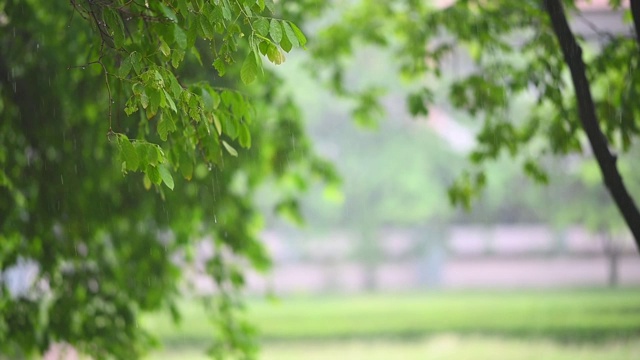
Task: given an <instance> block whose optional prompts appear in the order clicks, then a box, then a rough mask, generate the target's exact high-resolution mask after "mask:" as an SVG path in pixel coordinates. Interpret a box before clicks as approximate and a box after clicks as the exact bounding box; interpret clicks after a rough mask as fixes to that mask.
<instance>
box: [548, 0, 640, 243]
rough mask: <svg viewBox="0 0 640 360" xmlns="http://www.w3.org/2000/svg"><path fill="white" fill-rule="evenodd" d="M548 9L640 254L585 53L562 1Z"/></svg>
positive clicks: (637, 225)
mask: <svg viewBox="0 0 640 360" xmlns="http://www.w3.org/2000/svg"><path fill="white" fill-rule="evenodd" d="M632 3H633V1H632ZM544 7H545V9H546V11H547V13H548V14H549V17H550V19H551V25H552V27H553V31H554V33H555V34H556V38H557V39H558V42H559V44H560V48H561V49H562V54H563V56H564V60H565V62H566V63H567V65H568V66H569V70H570V71H571V80H572V82H573V87H574V89H575V92H576V98H577V101H578V113H579V115H580V122H581V123H582V128H583V129H584V131H585V132H586V134H587V137H588V138H589V143H590V144H591V148H592V149H593V153H594V155H595V157H596V160H597V161H598V165H599V167H600V171H601V172H602V177H603V178H604V183H605V185H606V186H607V188H608V190H609V193H610V194H611V196H612V197H613V200H614V201H615V203H616V205H617V207H618V209H619V210H620V212H621V213H622V216H623V217H624V220H625V222H626V223H627V226H628V227H629V229H630V230H631V233H632V234H633V237H634V239H635V241H636V246H637V248H638V250H639V251H640V212H639V211H638V207H637V206H636V204H635V203H634V201H633V199H632V198H631V196H630V195H629V193H628V191H627V188H626V187H625V185H624V183H623V181H622V177H621V176H620V172H619V171H618V167H617V165H616V156H615V155H613V154H612V153H611V151H610V150H609V144H608V142H607V138H606V137H605V136H604V134H603V133H602V129H600V124H599V122H598V118H597V116H596V111H595V105H594V103H593V98H592V96H591V90H590V87H589V80H588V79H587V76H586V69H585V64H584V62H583V60H582V49H581V48H580V45H578V43H577V41H576V38H575V36H574V35H573V32H571V28H569V23H568V22H567V17H566V16H565V13H564V8H563V7H562V4H561V3H560V0H544Z"/></svg>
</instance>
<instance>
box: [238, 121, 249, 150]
mask: <svg viewBox="0 0 640 360" xmlns="http://www.w3.org/2000/svg"><path fill="white" fill-rule="evenodd" d="M238 130H239V131H238V142H240V146H242V147H243V148H245V149H248V148H250V147H251V132H250V131H249V127H248V126H247V124H245V123H241V124H240V127H239V129H238Z"/></svg>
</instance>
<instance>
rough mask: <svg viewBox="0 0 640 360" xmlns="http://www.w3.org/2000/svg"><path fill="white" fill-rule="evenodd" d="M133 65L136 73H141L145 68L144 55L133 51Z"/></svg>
mask: <svg viewBox="0 0 640 360" xmlns="http://www.w3.org/2000/svg"><path fill="white" fill-rule="evenodd" d="M130 56H131V65H133V70H134V71H135V72H136V74H138V75H140V74H141V73H142V70H144V64H142V55H140V53H139V52H137V51H134V52H132V53H131V55H130Z"/></svg>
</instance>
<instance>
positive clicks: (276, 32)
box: [269, 19, 282, 44]
mask: <svg viewBox="0 0 640 360" xmlns="http://www.w3.org/2000/svg"><path fill="white" fill-rule="evenodd" d="M269 35H271V39H273V41H274V42H275V43H276V44H280V41H281V40H282V26H281V25H280V21H278V20H276V19H271V24H270V26H269Z"/></svg>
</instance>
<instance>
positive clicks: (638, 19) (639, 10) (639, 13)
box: [630, 0, 640, 48]
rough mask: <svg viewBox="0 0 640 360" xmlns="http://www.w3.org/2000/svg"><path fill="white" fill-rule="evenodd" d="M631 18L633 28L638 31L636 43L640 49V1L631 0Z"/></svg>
mask: <svg viewBox="0 0 640 360" xmlns="http://www.w3.org/2000/svg"><path fill="white" fill-rule="evenodd" d="M630 2H631V16H632V17H633V27H634V28H635V29H636V41H637V42H638V48H640V0H631V1H630Z"/></svg>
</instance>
